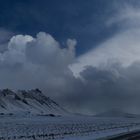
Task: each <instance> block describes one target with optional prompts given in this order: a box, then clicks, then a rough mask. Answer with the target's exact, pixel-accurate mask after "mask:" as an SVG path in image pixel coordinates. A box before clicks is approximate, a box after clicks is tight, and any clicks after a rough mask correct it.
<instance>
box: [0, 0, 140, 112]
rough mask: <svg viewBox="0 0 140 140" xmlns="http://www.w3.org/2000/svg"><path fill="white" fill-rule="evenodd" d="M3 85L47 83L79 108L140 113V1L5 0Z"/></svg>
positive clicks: (1, 4) (0, 13)
mask: <svg viewBox="0 0 140 140" xmlns="http://www.w3.org/2000/svg"><path fill="white" fill-rule="evenodd" d="M0 88H2V89H3V88H10V89H27V90H28V89H32V88H40V89H41V90H42V91H43V92H44V93H45V94H46V95H47V96H50V97H51V98H52V99H54V100H55V101H57V102H58V103H59V104H61V105H62V106H65V107H66V109H68V110H70V111H72V112H78V113H84V114H96V113H99V112H104V111H107V110H110V109H116V108H117V109H121V110H124V111H126V112H130V113H140V111H139V106H140V102H139V100H140V2H139V1H138V0H123V1H122V0H108V1H106V0H86V1H85V0H59V1H58V0H41V1H39V0H12V1H11V0H1V1H0Z"/></svg>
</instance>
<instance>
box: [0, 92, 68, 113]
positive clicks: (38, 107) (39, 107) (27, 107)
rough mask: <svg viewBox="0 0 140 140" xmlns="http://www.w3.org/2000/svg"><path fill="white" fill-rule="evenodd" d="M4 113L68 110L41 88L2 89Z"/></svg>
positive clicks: (1, 110) (0, 99)
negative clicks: (46, 94) (26, 89)
mask: <svg viewBox="0 0 140 140" xmlns="http://www.w3.org/2000/svg"><path fill="white" fill-rule="evenodd" d="M4 114H11V115H13V114H16V115H20V114H37V115H48V114H50V115H64V114H67V111H65V110H64V109H63V108H62V107H60V106H59V105H58V104H57V103H56V102H55V101H53V100H52V99H50V98H49V97H47V96H45V95H44V94H43V93H42V92H41V91H40V90H39V89H34V90H28V91H25V90H18V91H12V90H9V89H4V90H0V115H4Z"/></svg>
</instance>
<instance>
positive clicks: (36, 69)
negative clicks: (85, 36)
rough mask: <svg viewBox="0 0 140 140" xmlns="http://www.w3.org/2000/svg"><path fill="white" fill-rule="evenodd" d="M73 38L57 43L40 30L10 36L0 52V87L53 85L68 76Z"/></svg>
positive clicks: (25, 87)
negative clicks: (34, 32)
mask: <svg viewBox="0 0 140 140" xmlns="http://www.w3.org/2000/svg"><path fill="white" fill-rule="evenodd" d="M75 45H76V44H75V40H70V39H69V40H68V45H67V46H66V47H65V48H61V46H60V44H59V43H58V42H57V41H56V40H55V39H54V38H53V37H52V36H51V35H49V34H46V33H43V32H40V33H38V34H37V36H36V38H33V37H32V36H29V35H16V36H13V37H12V38H11V39H10V41H9V43H8V46H7V50H6V51H4V52H2V53H0V77H1V78H0V88H12V89H15V88H16V89H17V88H20V89H28V88H35V87H39V88H41V89H47V90H50V89H51V93H52V89H53V88H52V87H54V90H53V91H57V88H58V87H59V88H60V87H61V86H62V85H64V84H65V80H66V79H67V77H70V76H71V75H72V72H71V71H70V70H69V68H68V65H69V64H71V63H73V61H74V57H75V52H74V47H75Z"/></svg>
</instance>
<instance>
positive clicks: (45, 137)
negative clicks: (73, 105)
mask: <svg viewBox="0 0 140 140" xmlns="http://www.w3.org/2000/svg"><path fill="white" fill-rule="evenodd" d="M113 114H115V115H116V116H117V117H115V116H113V115H112V112H106V113H103V114H100V115H97V116H96V117H94V116H82V115H74V114H70V113H68V112H67V111H65V110H64V109H63V108H62V107H60V106H59V105H58V104H57V103H56V102H54V101H53V100H52V99H50V98H48V97H46V96H45V95H44V94H43V93H42V92H41V91H40V90H38V89H36V90H30V91H17V92H14V91H11V90H8V89H6V90H1V91H0V140H98V139H100V138H103V139H104V138H108V137H110V136H114V135H119V134H122V133H124V134H125V133H128V132H131V131H135V130H139V129H140V117H139V116H137V115H136V116H135V115H130V114H129V115H128V114H125V113H123V112H119V111H117V112H115V113H114V112H113Z"/></svg>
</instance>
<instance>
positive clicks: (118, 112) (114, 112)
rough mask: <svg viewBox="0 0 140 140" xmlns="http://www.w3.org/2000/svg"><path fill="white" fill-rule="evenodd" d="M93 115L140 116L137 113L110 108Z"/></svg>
mask: <svg viewBox="0 0 140 140" xmlns="http://www.w3.org/2000/svg"><path fill="white" fill-rule="evenodd" d="M95 116H96V117H127V118H136V117H140V115H139V114H130V113H126V112H124V111H122V110H119V109H111V110H109V111H106V112H102V113H99V114H97V115H95Z"/></svg>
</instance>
